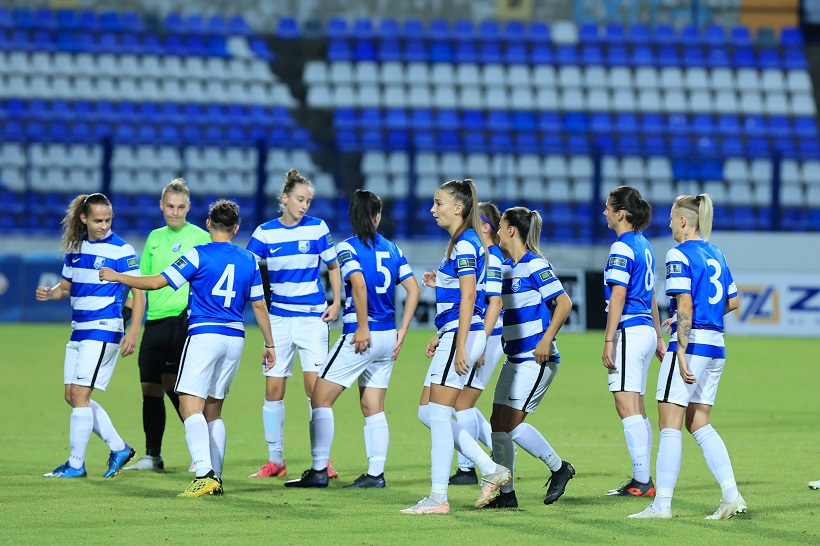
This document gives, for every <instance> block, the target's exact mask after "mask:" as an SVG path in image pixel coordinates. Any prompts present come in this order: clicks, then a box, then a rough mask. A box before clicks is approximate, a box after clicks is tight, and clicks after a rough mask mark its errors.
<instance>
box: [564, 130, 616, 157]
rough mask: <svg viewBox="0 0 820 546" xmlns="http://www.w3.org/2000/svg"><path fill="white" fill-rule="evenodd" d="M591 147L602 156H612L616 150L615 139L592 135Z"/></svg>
mask: <svg viewBox="0 0 820 546" xmlns="http://www.w3.org/2000/svg"><path fill="white" fill-rule="evenodd" d="M592 146H593V147H594V148H595V149H597V150H599V152H600V153H603V154H614V153H615V150H616V148H617V145H616V142H615V137H614V136H612V135H611V134H609V135H603V134H594V135H592ZM570 150H572V148H570Z"/></svg>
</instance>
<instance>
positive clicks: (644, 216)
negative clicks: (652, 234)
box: [609, 186, 652, 232]
mask: <svg viewBox="0 0 820 546" xmlns="http://www.w3.org/2000/svg"><path fill="white" fill-rule="evenodd" d="M609 206H611V207H612V210H614V211H615V212H618V211H619V210H622V211H624V213H625V214H626V220H627V222H629V223H630V224H632V231H636V232H637V231H643V230H644V229H646V227H647V226H648V225H649V221H650V220H651V219H652V207H651V206H650V205H649V203H647V202H646V201H645V200H644V199H643V198H641V192H639V191H638V190H636V189H635V188H633V187H632V186H618V187H617V188H615V189H613V190H612V191H610V192H609Z"/></svg>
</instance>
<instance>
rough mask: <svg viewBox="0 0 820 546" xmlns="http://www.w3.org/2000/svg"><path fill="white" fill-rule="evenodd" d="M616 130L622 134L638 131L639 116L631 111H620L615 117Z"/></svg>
mask: <svg viewBox="0 0 820 546" xmlns="http://www.w3.org/2000/svg"><path fill="white" fill-rule="evenodd" d="M615 131H616V132H617V133H620V134H624V133H637V132H638V117H637V116H636V115H635V114H631V113H619V114H618V115H617V117H616V118H615Z"/></svg>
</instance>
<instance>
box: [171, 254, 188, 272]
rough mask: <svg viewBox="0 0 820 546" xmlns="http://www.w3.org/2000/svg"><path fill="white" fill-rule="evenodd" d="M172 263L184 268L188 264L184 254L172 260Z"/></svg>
mask: <svg viewBox="0 0 820 546" xmlns="http://www.w3.org/2000/svg"><path fill="white" fill-rule="evenodd" d="M174 265H175V266H176V267H177V268H179V269H185V266H187V265H188V260H186V259H185V257H184V256H180V257H179V259H178V260H177V261H175V262H174Z"/></svg>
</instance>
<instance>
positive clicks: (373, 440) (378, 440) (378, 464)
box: [364, 412, 390, 476]
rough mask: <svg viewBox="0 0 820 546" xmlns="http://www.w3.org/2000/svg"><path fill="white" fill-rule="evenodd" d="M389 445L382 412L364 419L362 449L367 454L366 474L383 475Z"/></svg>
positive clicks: (388, 435)
mask: <svg viewBox="0 0 820 546" xmlns="http://www.w3.org/2000/svg"><path fill="white" fill-rule="evenodd" d="M389 445H390V428H389V427H388V426H387V416H385V414H384V412H381V413H377V414H375V415H371V416H370V417H365V418H364V448H365V453H367V461H368V467H367V473H368V474H369V475H371V476H378V475H380V474H383V473H384V464H385V462H386V461H387V447H388V446H389Z"/></svg>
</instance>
